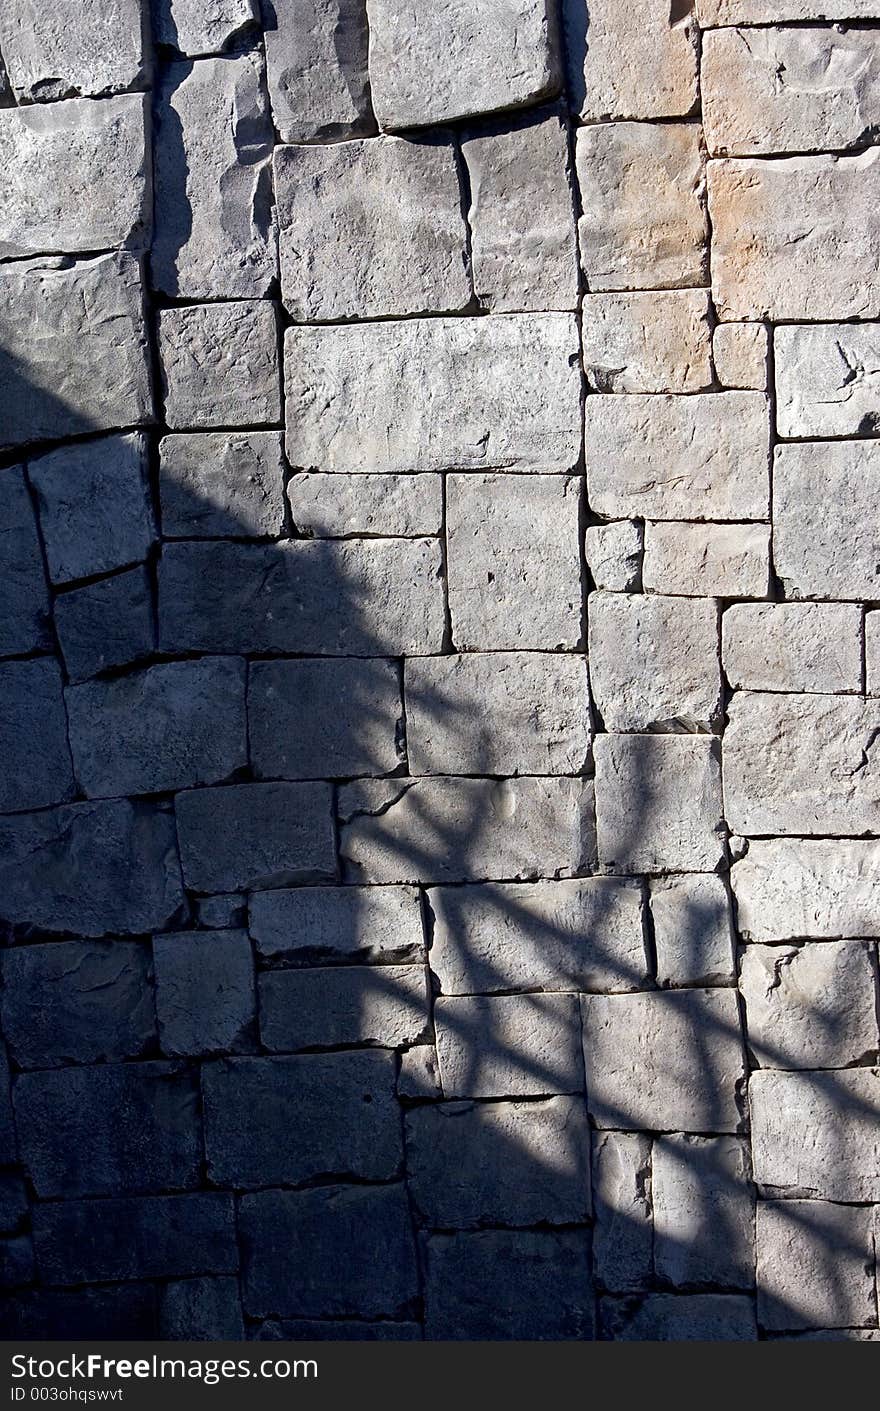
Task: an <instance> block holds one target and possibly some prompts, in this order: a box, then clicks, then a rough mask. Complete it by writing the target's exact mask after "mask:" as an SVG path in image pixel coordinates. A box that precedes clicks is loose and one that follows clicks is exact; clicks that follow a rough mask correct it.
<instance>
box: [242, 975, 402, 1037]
mask: <svg viewBox="0 0 880 1411" xmlns="http://www.w3.org/2000/svg"><path fill="white" fill-rule="evenodd" d="M428 1018H429V1015H428V984H427V973H426V970H425V967H424V965H332V966H324V967H323V968H319V969H317V970H303V969H299V970H272V971H269V972H268V973H264V974H262V975H261V976H260V1037H261V1039H262V1042H263V1047H264V1048H266V1049H268V1050H269V1051H270V1052H271V1053H279V1052H282V1053H283V1052H285V1051H287V1052H293V1053H295V1052H296V1051H297V1050H299V1049H312V1048H340V1047H342V1046H343V1045H348V1046H353V1045H355V1044H370V1045H375V1046H378V1047H381V1048H400V1047H402V1045H403V1044H411V1043H417V1042H418V1041H419V1040H420V1039H423V1038H424V1037H425V1032H426V1030H427V1028H428Z"/></svg>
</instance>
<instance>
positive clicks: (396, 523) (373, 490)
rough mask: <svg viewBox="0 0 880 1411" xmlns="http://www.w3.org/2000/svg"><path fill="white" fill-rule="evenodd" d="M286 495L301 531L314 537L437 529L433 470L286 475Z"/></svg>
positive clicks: (439, 503)
mask: <svg viewBox="0 0 880 1411" xmlns="http://www.w3.org/2000/svg"><path fill="white" fill-rule="evenodd" d="M287 499H288V502H289V504H290V512H291V515H292V516H293V522H294V524H295V525H296V527H297V529H298V530H299V532H300V533H301V534H308V535H309V536H310V537H311V538H314V539H336V538H340V539H341V538H345V537H347V536H348V535H352V534H360V535H370V536H374V535H385V536H394V537H396V536H400V537H401V538H405V539H419V538H422V537H423V536H425V535H429V534H439V533H440V530H441V525H442V522H443V482H442V479H441V477H440V476H439V475H429V474H422V475H346V474H344V473H343V472H341V471H340V472H337V473H335V474H331V475H322V474H315V475H310V474H309V473H308V472H307V471H304V472H302V473H301V474H299V475H292V476H291V477H290V479H289V480H288V482H287Z"/></svg>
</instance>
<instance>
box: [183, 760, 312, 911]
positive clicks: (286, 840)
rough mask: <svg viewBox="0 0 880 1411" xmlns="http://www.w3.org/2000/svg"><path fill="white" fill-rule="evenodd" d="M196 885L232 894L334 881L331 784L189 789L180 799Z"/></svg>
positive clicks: (189, 874) (191, 881)
mask: <svg viewBox="0 0 880 1411" xmlns="http://www.w3.org/2000/svg"><path fill="white" fill-rule="evenodd" d="M175 812H176V814H177V835H178V838H179V839H180V858H181V863H182V866H183V875H184V879H185V881H186V884H187V886H188V887H191V888H192V889H193V890H194V891H197V892H229V891H245V890H251V889H259V888H263V887H286V886H291V885H292V884H293V883H296V882H320V881H327V880H328V879H332V878H333V877H334V875H335V871H336V864H335V855H334V847H333V824H332V816H331V798H330V786H329V785H328V784H233V785H227V786H225V787H222V788H215V789H187V790H186V791H185V792H184V793H182V794H179V795H178V797H177V800H176V803H175Z"/></svg>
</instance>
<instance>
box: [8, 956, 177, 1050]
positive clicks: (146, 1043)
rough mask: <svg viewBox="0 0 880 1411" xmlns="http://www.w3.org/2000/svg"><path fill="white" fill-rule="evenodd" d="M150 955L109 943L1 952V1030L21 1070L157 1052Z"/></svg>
mask: <svg viewBox="0 0 880 1411" xmlns="http://www.w3.org/2000/svg"><path fill="white" fill-rule="evenodd" d="M151 980H152V975H151V967H150V954H149V950H148V948H147V947H146V946H145V945H142V944H139V943H136V942H131V941H120V940H111V941H106V942H95V941H66V942H63V943H59V942H57V941H55V942H53V943H52V944H51V945H29V946H13V947H11V948H10V949H8V950H6V951H4V953H3V1031H4V1033H5V1035H6V1041H7V1043H8V1044H9V1048H10V1051H11V1053H12V1056H13V1057H14V1059H15V1061H16V1063H17V1064H18V1066H19V1067H20V1068H54V1067H56V1066H60V1065H63V1064H66V1063H101V1062H105V1063H106V1062H111V1063H112V1062H114V1061H116V1060H121V1059H124V1058H140V1057H141V1056H142V1055H143V1054H144V1052H145V1051H146V1050H148V1049H149V1048H151V1047H153V1046H154V1044H155V1039H156V1019H155V1014H154V1011H153V993H152V984H151Z"/></svg>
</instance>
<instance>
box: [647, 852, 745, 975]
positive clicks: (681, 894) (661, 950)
mask: <svg viewBox="0 0 880 1411" xmlns="http://www.w3.org/2000/svg"><path fill="white" fill-rule="evenodd" d="M651 919H652V921H653V928H654V949H655V951H656V955H657V983H658V985H662V986H663V987H664V988H671V989H679V988H682V987H683V986H687V985H732V984H734V983H735V981H736V960H735V956H734V935H733V923H732V919H731V915H730V898H729V896H728V893H727V887H726V886H725V884H724V881H723V880H722V878H721V877H719V876H717V875H716V874H715V873H712V872H707V873H704V874H702V875H701V874H700V873H699V872H691V873H685V874H684V875H682V876H680V877H665V878H657V879H656V880H655V881H653V882H652V883H651Z"/></svg>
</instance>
